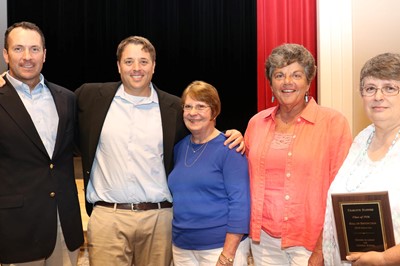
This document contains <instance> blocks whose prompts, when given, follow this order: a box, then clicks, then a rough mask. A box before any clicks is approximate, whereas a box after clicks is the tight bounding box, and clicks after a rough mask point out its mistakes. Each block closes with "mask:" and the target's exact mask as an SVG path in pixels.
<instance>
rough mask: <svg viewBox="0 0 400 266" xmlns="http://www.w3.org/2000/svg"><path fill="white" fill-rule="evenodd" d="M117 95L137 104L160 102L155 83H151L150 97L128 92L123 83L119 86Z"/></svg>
mask: <svg viewBox="0 0 400 266" xmlns="http://www.w3.org/2000/svg"><path fill="white" fill-rule="evenodd" d="M115 97H118V98H121V99H124V100H126V101H129V102H131V103H133V104H135V105H143V104H151V103H157V104H158V96H157V93H156V90H155V89H154V86H153V83H150V96H149V97H139V96H133V95H130V94H128V93H126V92H125V90H124V84H123V83H121V85H120V86H119V88H118V90H117V93H116V94H115Z"/></svg>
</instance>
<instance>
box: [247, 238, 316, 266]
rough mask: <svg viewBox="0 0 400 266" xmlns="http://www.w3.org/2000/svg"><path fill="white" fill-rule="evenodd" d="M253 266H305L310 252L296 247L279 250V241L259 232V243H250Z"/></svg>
mask: <svg viewBox="0 0 400 266" xmlns="http://www.w3.org/2000/svg"><path fill="white" fill-rule="evenodd" d="M251 251H252V253H253V259H254V265H255V266H270V265H277V266H278V265H279V266H307V265H308V259H309V258H310V256H311V253H312V252H311V251H309V250H307V249H305V248H304V247H300V246H296V247H290V248H285V249H282V248H281V239H280V238H273V237H271V236H270V235H268V234H267V233H265V232H264V231H261V238H260V243H258V242H254V241H251Z"/></svg>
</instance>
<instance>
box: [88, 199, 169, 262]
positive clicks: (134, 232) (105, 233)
mask: <svg viewBox="0 0 400 266" xmlns="http://www.w3.org/2000/svg"><path fill="white" fill-rule="evenodd" d="M87 236H88V249H89V263H90V266H104V265H135V266H148V265H155V266H164V265H165V266H167V265H168V266H169V265H170V264H171V261H172V245H171V241H172V208H166V209H159V210H147V211H131V210H118V209H113V208H108V207H103V206H95V207H94V209H93V212H92V215H91V216H90V219H89V223H88V230H87Z"/></svg>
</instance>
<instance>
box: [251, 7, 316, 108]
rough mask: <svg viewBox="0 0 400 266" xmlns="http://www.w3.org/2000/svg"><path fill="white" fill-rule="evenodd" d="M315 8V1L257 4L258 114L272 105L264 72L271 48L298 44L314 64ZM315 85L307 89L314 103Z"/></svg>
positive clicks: (314, 82) (314, 83)
mask: <svg viewBox="0 0 400 266" xmlns="http://www.w3.org/2000/svg"><path fill="white" fill-rule="evenodd" d="M316 5H317V4H316V0H257V87H258V89H257V91H258V92H257V96H258V101H257V102H258V106H257V107H258V111H261V110H263V109H265V108H267V107H270V106H273V105H274V104H272V103H271V97H272V93H271V88H270V86H269V82H268V80H267V78H266V76H265V68H264V65H265V60H266V59H267V57H268V55H269V54H270V53H271V51H272V49H273V48H275V47H276V46H278V45H281V44H283V43H298V44H301V45H303V46H304V47H306V48H307V49H308V50H309V51H310V52H311V53H312V54H313V56H314V58H315V60H317V57H316V56H317V14H316ZM316 84H317V82H316V80H314V81H313V82H312V83H311V87H310V95H311V96H313V97H314V98H315V99H317V95H316V93H317V90H316ZM275 102H276V101H275Z"/></svg>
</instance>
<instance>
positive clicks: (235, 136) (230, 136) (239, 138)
mask: <svg viewBox="0 0 400 266" xmlns="http://www.w3.org/2000/svg"><path fill="white" fill-rule="evenodd" d="M225 137H227V139H226V140H225V142H224V145H228V144H229V146H228V147H229V149H233V148H234V147H236V146H238V147H237V148H236V151H237V152H240V153H241V154H244V152H245V151H246V146H245V145H244V140H243V135H242V133H240V131H238V130H236V129H230V130H227V131H226V132H225Z"/></svg>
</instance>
